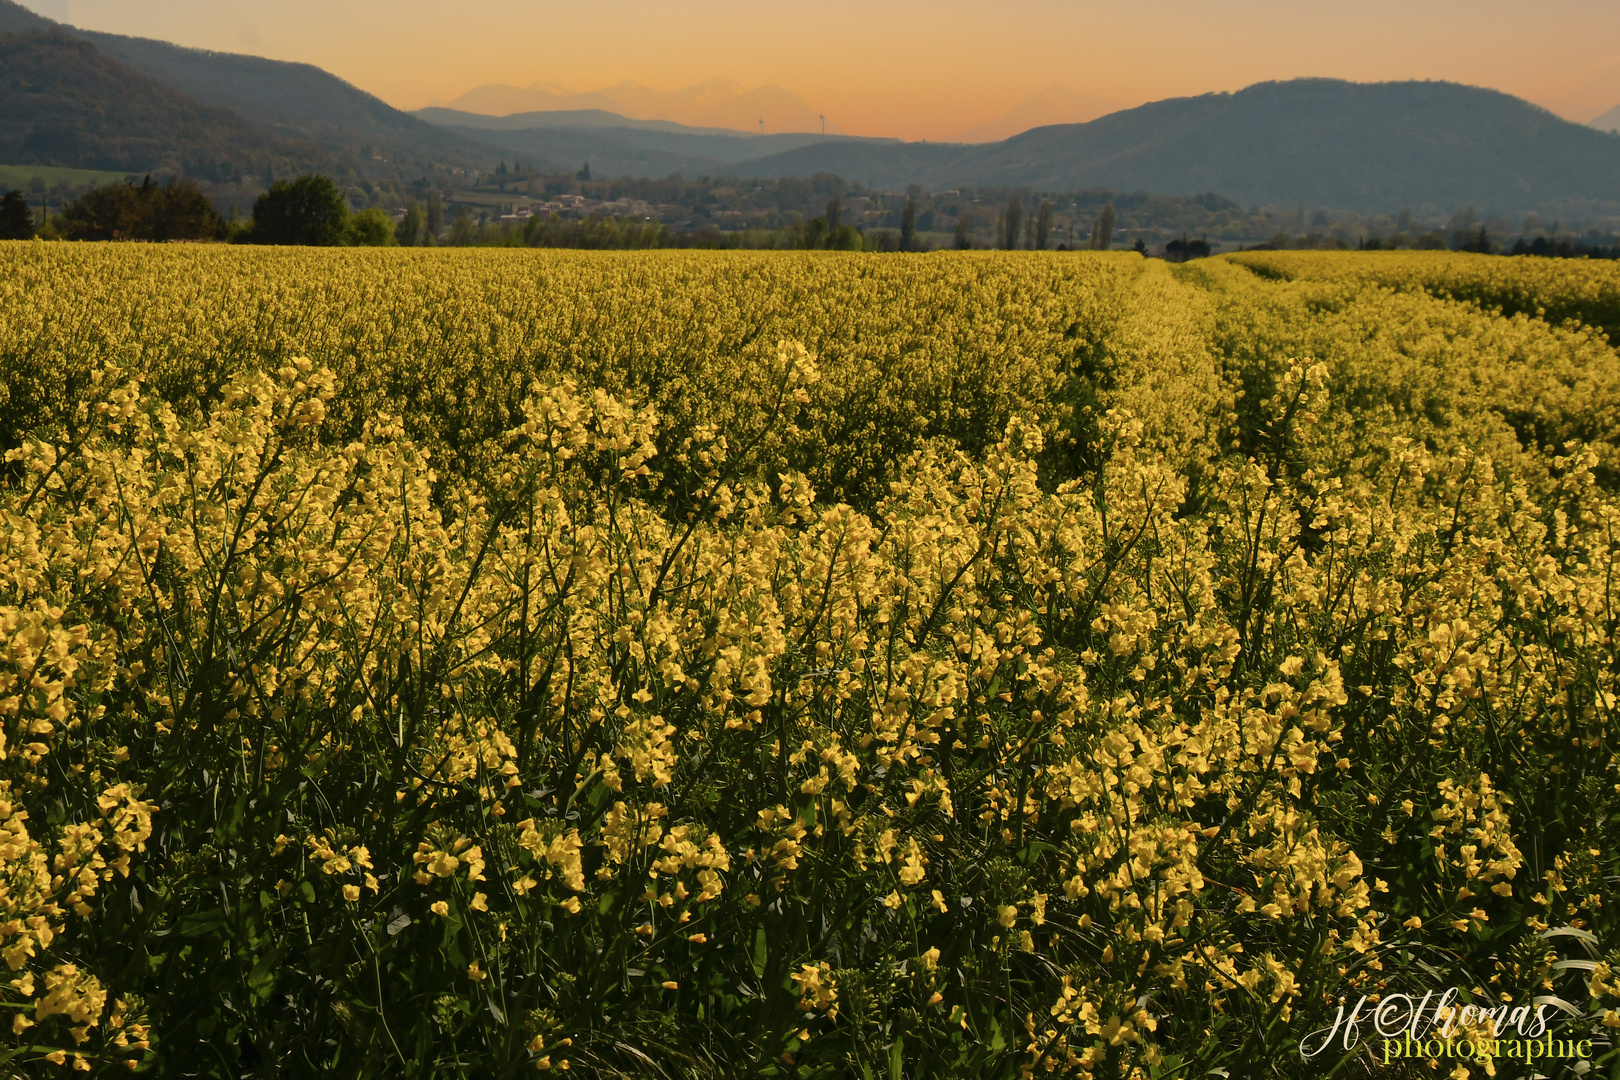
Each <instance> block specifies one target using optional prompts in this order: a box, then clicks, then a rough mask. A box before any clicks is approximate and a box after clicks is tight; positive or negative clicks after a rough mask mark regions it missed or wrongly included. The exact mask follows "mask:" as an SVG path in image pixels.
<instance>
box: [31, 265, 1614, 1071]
mask: <svg viewBox="0 0 1620 1080" xmlns="http://www.w3.org/2000/svg"><path fill="white" fill-rule="evenodd" d="M0 271H3V272H0V373H3V391H0V392H3V398H0V436H3V437H4V439H5V449H6V455H5V463H6V471H5V473H4V480H3V486H0V834H3V837H0V958H3V959H4V961H5V965H6V969H5V970H6V974H4V975H3V976H0V1005H3V1007H4V1009H5V1012H6V1014H7V1015H4V1016H0V1033H3V1034H0V1061H4V1062H5V1063H6V1064H5V1069H4V1070H0V1071H6V1072H7V1074H8V1075H18V1076H22V1075H28V1076H34V1075H53V1074H54V1073H57V1072H60V1073H62V1074H64V1075H66V1074H68V1073H70V1072H73V1071H75V1070H78V1071H87V1072H90V1073H92V1074H100V1073H106V1074H113V1073H117V1074H123V1073H124V1072H125V1071H126V1070H134V1071H135V1072H137V1073H145V1074H147V1075H153V1076H164V1077H168V1076H177V1077H178V1076H199V1077H202V1076H207V1077H271V1076H294V1077H303V1076H338V1077H354V1078H361V1077H365V1078H370V1077H467V1078H474V1077H478V1078H482V1077H509V1076H518V1075H532V1074H534V1073H536V1072H537V1071H540V1072H545V1071H568V1072H571V1073H574V1074H578V1075H582V1076H600V1077H616V1076H632V1077H649V1078H650V1077H664V1078H674V1077H693V1078H696V1077H714V1078H720V1077H728V1078H729V1077H783V1078H786V1077H803V1078H810V1077H829V1078H830V1077H863V1078H886V1080H900V1078H903V1077H904V1078H911V1077H1008V1078H1013V1077H1020V1078H1022V1077H1098V1078H1101V1077H1127V1078H1131V1080H1138V1078H1142V1080H1145V1078H1168V1077H1204V1076H1209V1075H1224V1076H1229V1077H1238V1076H1244V1077H1250V1076H1272V1075H1274V1076H1279V1077H1317V1076H1327V1075H1337V1076H1359V1075H1372V1074H1375V1073H1376V1074H1378V1075H1392V1076H1393V1075H1407V1074H1410V1075H1429V1074H1430V1071H1431V1070H1430V1069H1429V1068H1428V1067H1427V1066H1426V1065H1424V1064H1423V1063H1422V1062H1417V1061H1414V1060H1412V1059H1410V1058H1409V1057H1408V1058H1405V1059H1403V1060H1402V1061H1397V1062H1394V1063H1393V1064H1391V1063H1389V1062H1388V1060H1387V1059H1388V1054H1389V1050H1388V1047H1387V1044H1386V1042H1385V1041H1384V1040H1382V1039H1380V1038H1379V1037H1377V1034H1378V1033H1376V1032H1374V1030H1373V1027H1374V1025H1373V1023H1372V1021H1371V1020H1369V1019H1368V1017H1369V1016H1370V1015H1371V1010H1372V1009H1375V1008H1376V1007H1377V1003H1378V1002H1380V1001H1385V1000H1394V999H1395V997H1397V996H1398V995H1406V996H1407V998H1408V999H1409V1000H1416V999H1419V998H1422V997H1423V995H1424V994H1426V993H1430V994H1434V995H1439V994H1443V993H1445V992H1447V991H1450V992H1451V998H1450V999H1448V1000H1447V1001H1446V1004H1447V1005H1448V1006H1455V1007H1457V1008H1458V1009H1460V1008H1461V1007H1462V1006H1463V1005H1465V1004H1466V1005H1471V1006H1473V1012H1472V1013H1468V1012H1462V1013H1461V1014H1459V1015H1460V1017H1461V1019H1460V1022H1459V1021H1458V1019H1457V1016H1455V1015H1454V1016H1452V1017H1451V1018H1450V1019H1448V1020H1447V1021H1446V1025H1445V1034H1446V1037H1447V1045H1448V1046H1451V1043H1452V1040H1453V1039H1454V1038H1455V1037H1458V1036H1460V1035H1462V1034H1466V1033H1470V1032H1476V1029H1477V1028H1478V1027H1479V1026H1480V1024H1481V1023H1483V1022H1484V1017H1485V1016H1486V1013H1487V1010H1497V1015H1500V1016H1503V1017H1512V1016H1513V1015H1514V1010H1524V1012H1521V1013H1519V1014H1518V1015H1519V1016H1520V1017H1521V1018H1522V1017H1524V1016H1525V1015H1526V1014H1535V1015H1544V1016H1545V1017H1546V1024H1547V1028H1546V1033H1547V1034H1548V1035H1549V1036H1556V1037H1557V1038H1558V1039H1562V1040H1566V1041H1568V1042H1569V1044H1570V1045H1571V1046H1573V1045H1576V1044H1580V1045H1583V1046H1585V1047H1586V1051H1585V1059H1586V1060H1589V1061H1593V1062H1597V1063H1598V1067H1599V1068H1600V1069H1602V1070H1608V1069H1610V1068H1612V1067H1613V1062H1614V1056H1613V1055H1614V1054H1615V1047H1614V1040H1615V1033H1616V1031H1617V1029H1620V1011H1617V1010H1620V977H1617V976H1616V974H1615V968H1614V965H1615V964H1616V963H1617V961H1620V911H1617V905H1620V889H1617V886H1616V882H1617V881H1620V759H1617V757H1616V753H1617V751H1620V745H1617V741H1616V740H1617V738H1620V731H1617V730H1616V726H1615V721H1616V708H1617V706H1620V699H1617V696H1616V695H1617V694H1620V687H1617V685H1616V682H1617V674H1620V665H1617V653H1616V633H1617V629H1620V581H1617V580H1616V577H1617V574H1616V571H1617V566H1616V554H1615V552H1616V543H1617V540H1620V537H1617V535H1616V534H1617V531H1620V495H1617V484H1620V457H1617V439H1620V357H1617V355H1616V352H1615V348H1614V345H1613V344H1612V343H1611V342H1612V339H1613V335H1614V334H1615V333H1616V332H1620V331H1617V326H1620V307H1617V303H1620V301H1617V299H1616V297H1617V282H1616V278H1615V276H1614V274H1613V272H1612V271H1611V270H1610V269H1609V268H1607V267H1603V266H1596V265H1593V264H1587V263H1577V262H1557V263H1555V262H1551V261H1543V260H1534V259H1524V258H1516V259H1504V258H1490V257H1484V256H1477V257H1476V256H1466V255H1449V254H1429V253H1424V254H1402V253H1388V254H1386V253H1368V254H1365V255H1356V254H1337V253H1332V254H1329V253H1298V254H1295V253H1282V252H1266V253H1254V254H1250V255H1242V256H1234V257H1224V258H1216V259H1210V260H1202V261H1199V262H1195V263H1189V264H1186V265H1183V266H1171V265H1168V264H1166V263H1163V262H1159V261H1148V260H1143V259H1141V258H1139V257H1137V256H1136V255H1134V254H1131V253H1123V254H1090V253H1086V254H1079V253H1076V254H1061V255H1060V254H993V253H992V254H978V253H962V254H957V253H941V254H934V255H925V256H882V255H849V254H838V253H802V254H786V253H714V252H687V253H675V252H651V253H625V254H598V253H591V254H579V253H566V252H549V251H548V252H542V253H535V252H527V251H501V250H489V251H472V250H468V251H460V250H453V251H433V250H397V249H396V250H373V251H365V250H354V249H349V250H314V249H302V250H299V249H282V250H270V249H250V248H222V247H191V246H178V245H176V246H146V245H133V244H130V245H113V244H109V245H66V244H45V243H39V242H24V243H6V244H0ZM1363 1001H1370V1002H1372V1003H1373V1004H1372V1005H1370V1006H1369V1007H1368V1009H1369V1011H1368V1012H1367V1013H1365V1014H1362V1015H1361V1017H1360V1024H1361V1027H1362V1028H1363V1029H1365V1030H1364V1033H1363V1037H1359V1038H1357V1039H1352V1038H1350V1037H1349V1035H1348V1034H1347V1032H1346V1029H1345V1027H1344V1017H1345V1015H1346V1013H1347V1011H1349V1010H1352V1009H1353V1008H1354V1007H1355V1006H1356V1005H1357V1003H1358V1002H1363ZM1515 1022H1517V1021H1515ZM1439 1030H1440V1029H1439V1028H1438V1027H1437V1028H1436V1032H1438V1031H1439ZM1538 1034H1539V1033H1538ZM1477 1037H1479V1038H1481V1039H1483V1036H1477ZM1431 1038H1433V1039H1439V1038H1440V1035H1439V1034H1432V1035H1431ZM1429 1045H1430V1047H1431V1050H1430V1052H1429V1056H1431V1057H1434V1056H1440V1057H1444V1058H1445V1059H1446V1060H1445V1063H1444V1066H1443V1071H1444V1072H1447V1073H1449V1074H1450V1075H1453V1076H1459V1077H1460V1076H1462V1075H1480V1076H1483V1075H1488V1074H1489V1073H1490V1071H1491V1070H1494V1071H1495V1074H1496V1075H1507V1076H1511V1075H1518V1073H1517V1072H1515V1071H1514V1070H1515V1069H1519V1068H1521V1063H1517V1062H1515V1061H1513V1060H1512V1059H1511V1057H1510V1055H1509V1054H1508V1053H1507V1052H1500V1053H1498V1054H1497V1056H1496V1057H1495V1058H1493V1057H1492V1053H1493V1052H1494V1051H1481V1052H1480V1053H1479V1054H1476V1055H1474V1056H1473V1057H1468V1056H1466V1055H1464V1056H1461V1057H1459V1056H1458V1055H1456V1054H1453V1053H1450V1052H1449V1051H1448V1052H1447V1053H1446V1054H1438V1052H1436V1051H1434V1050H1433V1049H1432V1048H1433V1047H1434V1046H1436V1045H1439V1044H1438V1043H1436V1042H1431V1043H1430V1044H1429ZM1453 1049H1454V1047H1453ZM1476 1049H1477V1047H1476ZM1476 1059H1477V1060H1476ZM1570 1064H1573V1063H1572V1062H1562V1063H1558V1062H1554V1063H1551V1064H1548V1063H1540V1064H1538V1065H1537V1066H1536V1068H1537V1069H1541V1070H1543V1071H1551V1070H1553V1069H1555V1068H1562V1067H1566V1066H1568V1065H1570ZM53 1065H54V1066H55V1068H53V1067H52V1066H53ZM1522 1067H1523V1068H1528V1067H1529V1066H1528V1065H1522ZM1402 1069H1406V1070H1408V1072H1407V1073H1402V1072H1401V1071H1400V1070H1402ZM1335 1070H1337V1071H1336V1072H1335ZM1455 1070H1461V1071H1460V1072H1459V1071H1455ZM1436 1075H1438V1073H1436ZM1526 1075H1528V1073H1526Z"/></svg>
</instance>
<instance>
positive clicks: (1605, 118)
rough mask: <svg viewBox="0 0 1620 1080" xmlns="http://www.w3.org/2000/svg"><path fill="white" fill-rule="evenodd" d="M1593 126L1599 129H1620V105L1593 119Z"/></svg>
mask: <svg viewBox="0 0 1620 1080" xmlns="http://www.w3.org/2000/svg"><path fill="white" fill-rule="evenodd" d="M1591 126H1592V127H1595V128H1597V129H1598V130H1599V131H1620V105H1616V106H1615V107H1614V108H1612V109H1610V110H1609V111H1608V112H1606V113H1604V114H1603V115H1602V116H1600V117H1598V118H1597V119H1596V120H1593V121H1592V125H1591Z"/></svg>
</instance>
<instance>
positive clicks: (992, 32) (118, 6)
mask: <svg viewBox="0 0 1620 1080" xmlns="http://www.w3.org/2000/svg"><path fill="white" fill-rule="evenodd" d="M24 2H25V3H26V5H27V6H29V7H31V8H34V9H35V10H37V11H40V12H41V13H43V14H47V15H50V16H52V17H53V18H59V19H65V21H68V22H71V23H73V24H74V25H77V26H82V27H85V28H87V29H96V30H108V31H112V32H115V33H123V34H137V35H141V36H145V37H155V38H162V39H165V40H169V41H174V42H178V43H180V44H184V45H194V46H199V47H203V48H211V49H225V50H230V51H234V52H250V53H255V54H258V55H262V56H270V57H275V58H277V59H284V60H304V61H308V62H310V63H313V64H318V65H320V66H321V67H324V68H326V69H327V70H329V71H332V72H335V73H336V74H338V75H341V76H343V77H344V78H346V79H348V80H349V81H351V82H353V83H355V84H356V85H358V86H361V87H363V88H365V89H367V90H369V91H371V92H372V93H375V94H377V95H378V96H380V97H382V98H383V99H384V100H386V101H388V102H390V103H391V104H394V105H396V106H399V107H401V108H407V109H414V108H419V107H421V106H423V105H427V104H429V103H430V102H432V101H434V100H436V99H437V100H441V101H448V100H450V99H452V98H454V97H456V96H457V95H459V94H461V93H462V92H464V91H466V90H468V89H471V88H472V87H474V86H477V85H480V84H483V83H496V82H500V83H511V84H514V85H520V86H523V85H528V84H529V83H533V82H536V81H545V82H551V83H557V84H560V85H563V86H566V87H569V88H570V89H573V90H590V89H596V88H598V87H601V86H606V85H611V84H613V83H617V82H621V81H624V80H633V81H636V82H641V83H645V84H647V85H649V86H651V87H654V88H655V89H659V90H673V89H677V88H679V87H681V86H686V85H690V84H692V83H696V82H700V81H702V80H704V79H708V78H711V77H714V76H724V77H727V78H731V79H735V80H737V81H739V82H741V83H743V84H745V85H747V86H756V85H759V84H762V83H776V84H778V85H781V86H784V87H786V88H787V89H789V90H792V91H794V92H795V93H797V94H798V95H800V96H801V97H802V98H804V99H805V100H806V101H807V102H808V103H809V104H810V105H811V106H812V107H813V108H815V109H817V110H820V111H821V112H824V113H826V115H827V118H828V120H829V121H830V122H832V123H835V124H836V125H838V126H839V127H841V128H842V129H843V130H845V131H848V132H850V133H852V134H860V135H897V136H900V137H903V138H907V139H917V138H929V139H944V138H949V137H951V136H952V135H954V134H956V133H957V132H959V131H962V130H963V129H965V128H967V127H970V126H972V125H974V124H977V123H981V122H984V121H987V120H991V119H993V118H995V117H997V116H999V115H1001V114H1002V113H1004V112H1006V111H1007V110H1008V109H1010V108H1011V107H1012V106H1013V105H1015V104H1016V103H1017V102H1019V101H1020V100H1022V99H1023V98H1025V97H1026V96H1028V95H1029V94H1032V93H1034V92H1035V91H1036V90H1038V89H1040V88H1041V87H1043V86H1046V85H1048V84H1051V83H1059V84H1061V85H1063V86H1066V87H1068V88H1070V89H1072V90H1076V91H1079V92H1081V93H1084V94H1089V95H1094V96H1098V97H1109V98H1119V99H1124V100H1132V101H1143V100H1151V99H1156V98H1163V97H1175V96H1181V95H1185V94H1197V93H1203V92H1206V91H1210V90H1235V89H1238V88H1240V87H1243V86H1247V85H1248V84H1250V83H1253V82H1257V81H1260V80H1263V79H1286V78H1294V77H1296V76H1301V75H1326V76H1334V77H1338V78H1347V79H1357V80H1367V81H1370V80H1381V79H1411V78H1418V79H1451V80H1455V81H1459V82H1465V83H1472V84H1475V85H1483V86H1493V87H1496V88H1498V89H1502V90H1506V91H1509V92H1510V93H1515V94H1519V95H1521V96H1523V97H1527V98H1529V99H1531V100H1533V101H1536V102H1539V103H1541V104H1543V105H1546V106H1548V107H1549V108H1552V109H1554V110H1555V111H1557V112H1559V113H1562V114H1563V115H1566V116H1568V117H1570V118H1571V119H1575V120H1581V121H1585V120H1588V119H1591V118H1592V117H1594V116H1596V115H1597V114H1599V113H1601V112H1603V111H1605V110H1607V109H1609V108H1612V107H1614V106H1615V105H1617V104H1620V0H1602V2H1599V0H1541V2H1540V3H1534V4H1532V3H1529V2H1527V0H1515V2H1503V0H1483V2H1481V0H1473V2H1462V0H1398V2H1396V0H1360V2H1353V3H1315V2H1304V0H1292V2H1289V0H1133V2H1128V3H1122V2H1115V3H1087V2H1080V0H1068V2H1063V0H1000V2H998V3H995V4H987V3H973V4H970V3H963V2H960V0H936V2H934V3H920V2H917V0H860V2H854V0H800V2H798V3H783V2H781V0H753V2H743V0H697V2H687V3H671V2H669V0H657V2H655V0H571V2H569V3H559V2H556V0H483V2H479V3H465V2H463V3H451V2H443V0H441V2H438V3H429V2H427V0H391V2H388V3H384V2H382V0H277V2H275V3H268V2H262V0H261V2H249V0H138V2H134V3H132V2H130V0H24Z"/></svg>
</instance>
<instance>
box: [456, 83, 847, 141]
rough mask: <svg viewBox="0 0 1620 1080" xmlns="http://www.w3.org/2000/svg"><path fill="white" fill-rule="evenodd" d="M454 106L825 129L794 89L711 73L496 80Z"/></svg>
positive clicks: (834, 130)
mask: <svg viewBox="0 0 1620 1080" xmlns="http://www.w3.org/2000/svg"><path fill="white" fill-rule="evenodd" d="M449 108H451V109H455V110H458V111H460V112H469V113H482V114H484V115H486V116H508V115H511V114H513V113H531V112H559V111H560V112H576V111H580V110H589V109H599V110H602V111H605V112H612V113H617V114H619V115H621V116H627V117H630V118H632V119H635V120H669V121H673V122H675V123H678V124H684V125H689V126H693V127H719V128H727V129H730V130H732V131H747V132H755V133H757V132H758V131H759V121H760V120H761V119H763V120H764V121H765V133H766V134H767V135H773V134H781V133H782V132H806V133H808V132H816V133H819V132H820V131H821V130H822V121H821V116H820V114H819V113H817V112H816V110H815V109H812V108H811V107H810V106H809V105H808V104H806V103H805V101H804V99H803V98H801V97H799V95H797V94H795V93H793V92H792V91H791V90H785V89H783V88H782V87H780V86H771V85H766V86H759V87H755V88H754V89H752V90H745V89H744V88H743V86H742V84H740V83H737V82H733V81H732V80H730V79H710V80H708V81H707V82H701V83H697V84H695V85H692V86H687V87H682V88H681V89H679V90H671V91H667V92H665V91H659V90H654V89H652V88H650V87H647V86H643V85H641V84H640V83H635V82H622V83H619V84H618V85H616V86H608V87H604V88H603V89H601V90H589V91H585V92H584V93H575V92H573V91H572V90H569V89H567V88H565V87H561V86H556V85H554V84H551V83H534V84H533V85H531V86H527V87H519V86H505V85H501V84H492V85H489V86H479V87H475V88H474V89H472V90H469V91H467V92H466V93H465V94H462V95H461V96H460V97H458V98H456V99H455V100H454V101H452V102H450V105H449ZM826 130H827V133H828V134H830V135H841V134H843V132H842V130H841V129H840V128H839V127H838V126H837V125H836V124H832V123H828V124H827V125H826Z"/></svg>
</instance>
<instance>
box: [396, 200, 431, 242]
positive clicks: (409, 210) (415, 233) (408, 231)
mask: <svg viewBox="0 0 1620 1080" xmlns="http://www.w3.org/2000/svg"><path fill="white" fill-rule="evenodd" d="M426 233H427V215H425V214H423V213H422V204H421V203H419V202H417V201H416V200H415V199H412V200H411V203H410V205H409V206H407V207H406V208H405V219H404V220H403V221H401V222H400V223H399V224H398V225H396V226H394V240H395V242H396V243H398V244H400V245H401V246H402V247H416V246H417V245H419V244H421V243H422V239H423V237H424V235H425V234H426Z"/></svg>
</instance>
